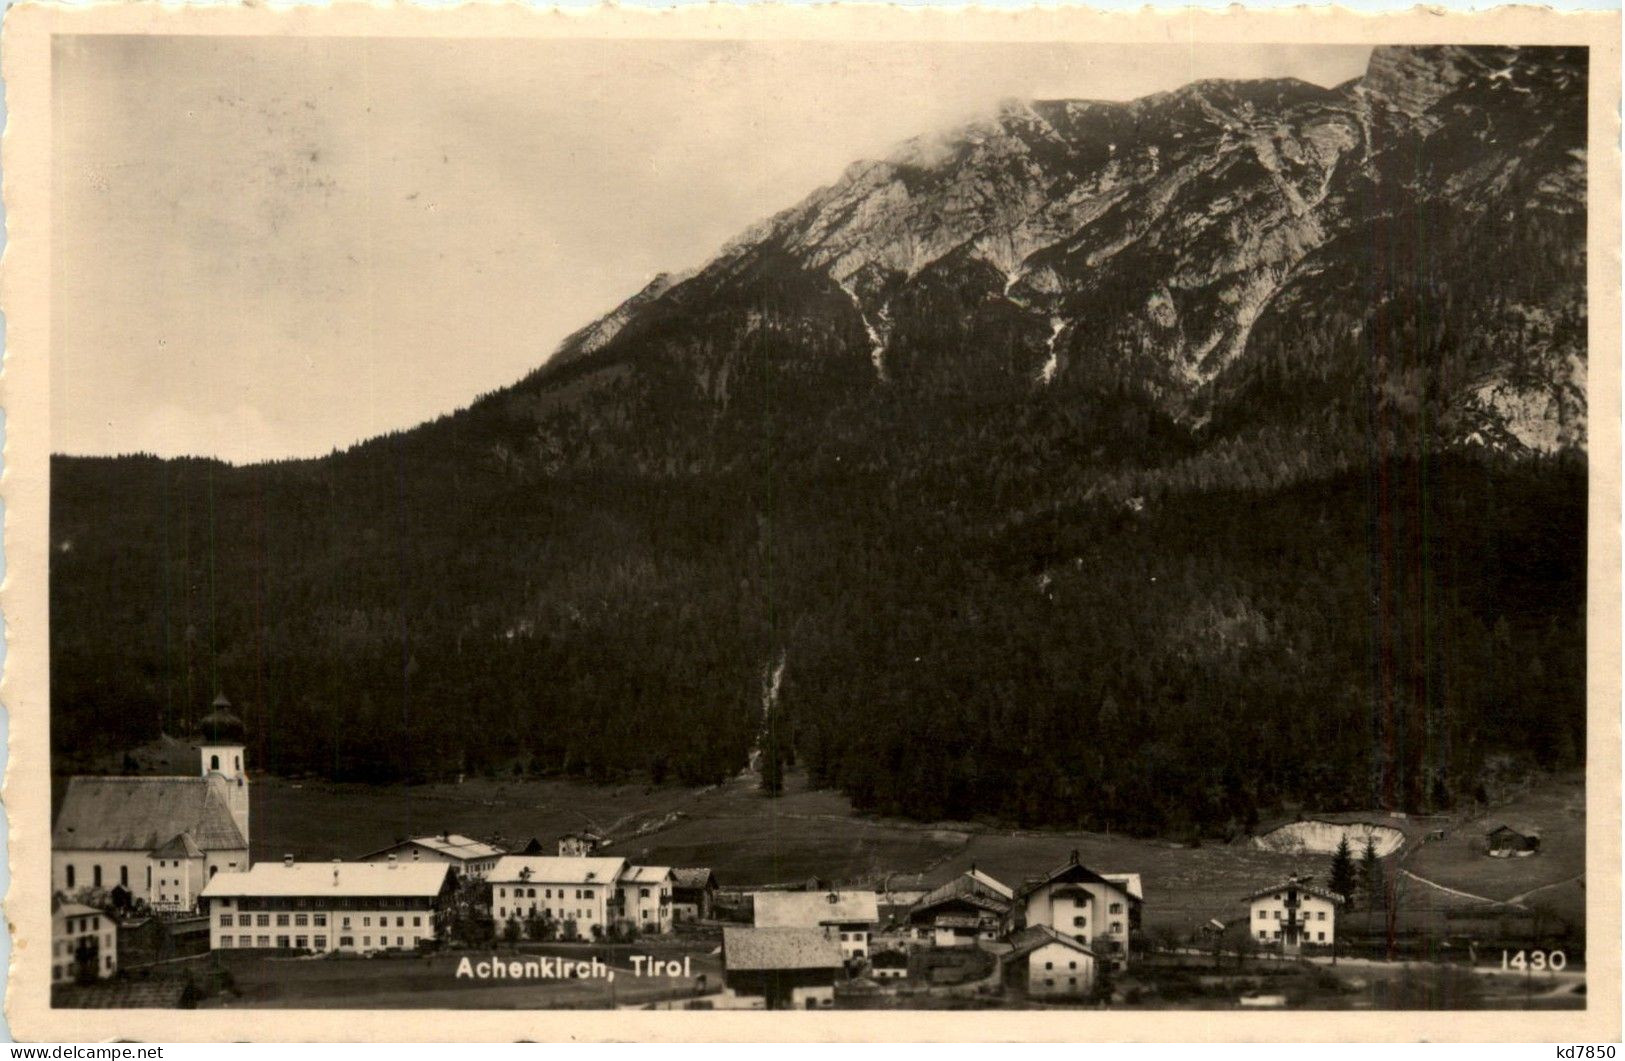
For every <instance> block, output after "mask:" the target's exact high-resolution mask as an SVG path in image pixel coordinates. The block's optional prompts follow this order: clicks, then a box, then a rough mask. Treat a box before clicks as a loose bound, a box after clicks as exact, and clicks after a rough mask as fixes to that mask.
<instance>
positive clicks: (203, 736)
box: [51, 696, 249, 910]
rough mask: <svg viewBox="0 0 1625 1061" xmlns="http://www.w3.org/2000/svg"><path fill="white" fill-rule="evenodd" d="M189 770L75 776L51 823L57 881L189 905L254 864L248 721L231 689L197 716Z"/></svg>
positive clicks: (69, 892)
mask: <svg viewBox="0 0 1625 1061" xmlns="http://www.w3.org/2000/svg"><path fill="white" fill-rule="evenodd" d="M199 729H200V734H199V744H198V747H197V752H198V771H197V773H196V774H194V775H193V776H191V777H74V778H70V779H69V781H68V785H67V790H66V791H65V793H64V794H63V798H62V807H61V809H60V810H59V811H58V812H57V816H56V823H55V825H54V826H53V828H52V831H51V890H52V891H53V892H54V893H56V894H59V895H63V896H66V897H69V898H72V897H74V896H76V895H78V894H80V893H81V892H82V891H83V890H85V889H93V890H100V891H103V892H106V893H111V892H112V891H113V890H114V889H115V888H122V889H123V890H124V891H125V892H127V893H128V894H129V896H130V898H131V899H132V900H135V899H140V900H144V901H145V902H147V903H148V904H150V905H151V906H152V907H153V908H154V909H158V910H189V909H191V908H192V907H193V906H194V905H195V904H196V902H197V898H198V895H199V892H200V891H201V889H202V888H203V886H204V884H205V883H206V882H207V881H209V880H210V879H211V878H213V877H214V876H215V874H217V873H221V872H242V871H245V870H247V869H248V867H249V853H248V850H249V849H248V844H249V820H248V794H249V788H248V771H247V768H246V757H245V736H244V728H243V723H242V720H241V719H239V718H238V717H237V716H236V715H234V714H233V713H232V711H231V705H230V704H228V703H227V702H226V699H225V697H223V696H222V697H218V698H216V700H215V702H214V709H213V710H212V711H211V712H210V713H209V714H208V715H206V716H204V718H203V721H202V722H201V723H200V724H199Z"/></svg>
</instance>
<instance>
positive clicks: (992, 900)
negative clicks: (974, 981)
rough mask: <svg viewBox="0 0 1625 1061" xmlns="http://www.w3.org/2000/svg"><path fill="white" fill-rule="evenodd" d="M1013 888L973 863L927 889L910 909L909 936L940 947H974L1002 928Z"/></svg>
mask: <svg viewBox="0 0 1625 1061" xmlns="http://www.w3.org/2000/svg"><path fill="white" fill-rule="evenodd" d="M1014 896H1015V893H1014V891H1013V890H1012V889H1011V888H1010V887H1009V886H1008V885H1006V884H1004V883H1003V882H1001V881H998V880H995V879H994V878H992V877H990V876H988V875H987V874H985V873H982V872H980V871H979V870H977V869H976V867H974V866H972V867H971V868H970V870H968V871H967V872H965V873H961V874H960V875H959V876H957V877H955V878H954V879H953V880H951V881H949V882H948V883H946V884H944V885H942V886H941V887H940V888H937V889H935V890H934V891H931V892H929V893H927V894H926V895H925V896H924V897H922V898H921V899H920V901H919V902H918V903H916V904H915V905H914V906H913V908H912V909H910V910H909V912H908V924H909V938H910V939H911V940H913V941H914V942H915V943H919V944H929V945H931V946H937V947H973V946H975V945H976V943H977V941H978V940H985V941H987V942H990V943H991V942H993V941H994V940H997V939H998V938H999V936H1000V935H1001V934H1002V932H1003V926H1004V924H1005V923H1006V921H1007V920H1008V919H1009V916H1010V908H1011V905H1012V903H1013V902H1014Z"/></svg>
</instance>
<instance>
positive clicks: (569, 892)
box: [486, 855, 626, 939]
mask: <svg viewBox="0 0 1625 1061" xmlns="http://www.w3.org/2000/svg"><path fill="white" fill-rule="evenodd" d="M625 870H626V859H624V858H575V857H568V856H554V855H504V856H503V857H502V858H500V859H498V860H497V864H496V865H495V866H493V867H492V869H491V872H490V873H489V874H488V875H487V876H486V881H487V882H488V883H489V884H490V885H491V912H492V914H493V916H494V917H495V919H496V923H497V927H498V928H499V929H500V928H501V926H502V925H503V924H504V923H506V922H508V921H519V922H524V921H525V920H527V919H528V918H529V917H530V916H531V915H532V914H533V913H534V914H535V915H537V916H539V917H541V918H543V919H544V920H547V921H552V922H556V923H558V925H559V929H560V932H561V934H562V935H563V936H564V937H565V938H566V939H569V938H580V939H591V938H593V937H594V936H595V935H601V934H603V933H605V932H607V931H609V929H610V926H611V925H613V924H614V923H615V922H616V921H619V920H621V919H622V918H623V917H624V916H625V915H624V913H623V912H622V907H621V896H620V892H619V890H618V887H617V885H618V884H619V882H620V879H621V874H622V873H623V872H624V871H625Z"/></svg>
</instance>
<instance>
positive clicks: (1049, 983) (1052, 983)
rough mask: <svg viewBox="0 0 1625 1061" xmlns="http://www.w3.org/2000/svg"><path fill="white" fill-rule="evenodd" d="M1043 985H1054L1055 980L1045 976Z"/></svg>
mask: <svg viewBox="0 0 1625 1061" xmlns="http://www.w3.org/2000/svg"><path fill="white" fill-rule="evenodd" d="M1044 986H1045V987H1054V986H1055V981H1054V980H1052V979H1050V978H1049V977H1047V976H1046V977H1045V978H1044Z"/></svg>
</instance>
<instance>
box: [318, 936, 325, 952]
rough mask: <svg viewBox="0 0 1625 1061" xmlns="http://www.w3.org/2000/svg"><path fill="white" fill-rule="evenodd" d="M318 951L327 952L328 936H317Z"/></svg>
mask: <svg viewBox="0 0 1625 1061" xmlns="http://www.w3.org/2000/svg"><path fill="white" fill-rule="evenodd" d="M316 949H317V950H326V949H327V937H326V936H317V937H316Z"/></svg>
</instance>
